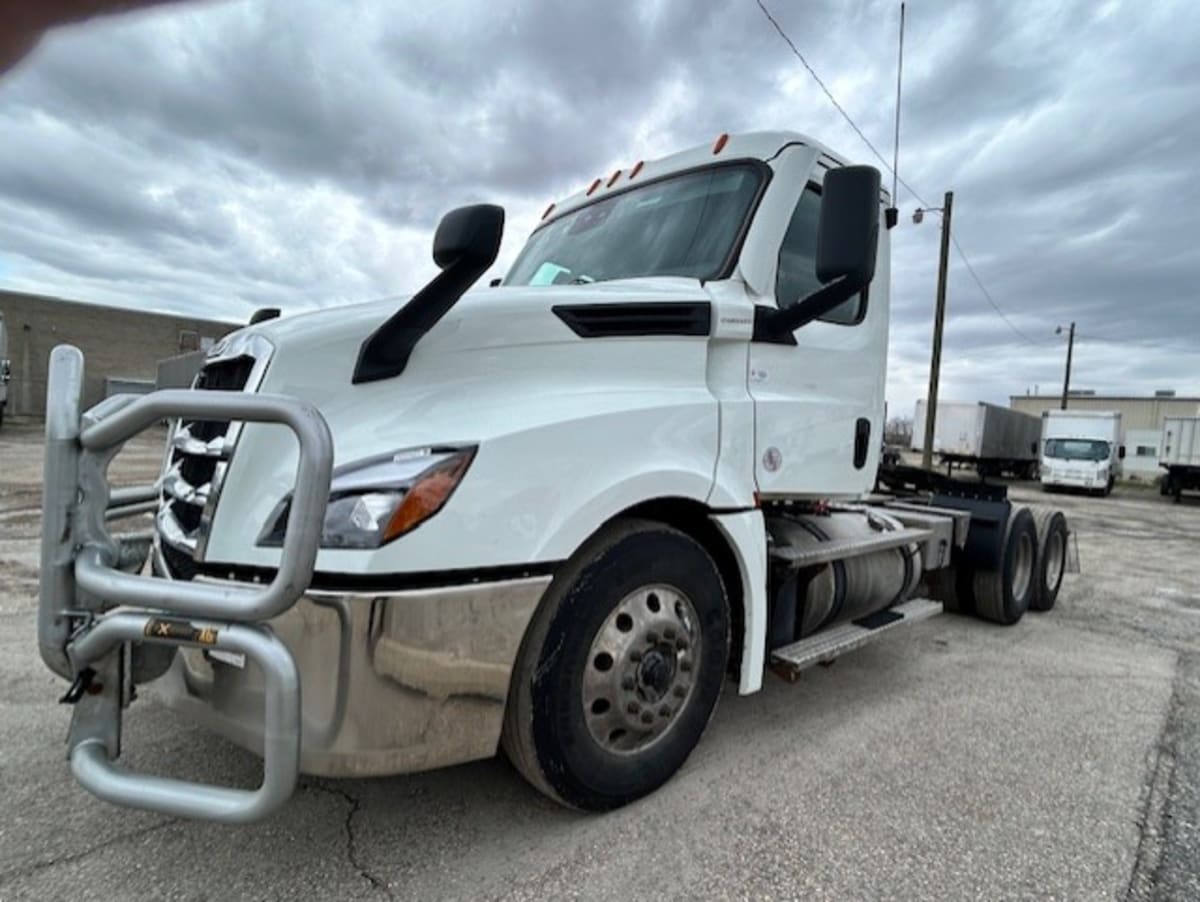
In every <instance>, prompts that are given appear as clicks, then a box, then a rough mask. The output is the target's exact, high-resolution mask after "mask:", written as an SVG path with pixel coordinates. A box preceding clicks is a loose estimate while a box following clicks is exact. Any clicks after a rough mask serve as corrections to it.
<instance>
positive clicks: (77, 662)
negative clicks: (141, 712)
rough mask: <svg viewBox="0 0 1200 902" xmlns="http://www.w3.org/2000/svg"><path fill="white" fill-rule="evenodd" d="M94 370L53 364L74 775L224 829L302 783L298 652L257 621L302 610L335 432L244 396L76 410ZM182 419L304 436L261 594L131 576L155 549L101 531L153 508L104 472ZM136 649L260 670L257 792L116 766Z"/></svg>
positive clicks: (56, 589)
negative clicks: (132, 447) (211, 656)
mask: <svg viewBox="0 0 1200 902" xmlns="http://www.w3.org/2000/svg"><path fill="white" fill-rule="evenodd" d="M83 366H84V363H83V354H82V353H81V352H80V351H79V350H78V349H77V348H74V347H72V346H70V345H60V346H58V347H56V348H55V349H54V351H53V352H52V353H51V355H50V370H49V380H48V385H47V395H46V397H47V402H46V446H45V473H44V489H43V499H42V516H43V524H42V545H41V573H40V583H39V595H40V598H39V605H38V647H39V651H40V652H41V655H42V660H43V661H45V663H46V665H47V666H48V667H49V668H50V669H51V670H53V671H54V672H55V673H57V674H58V675H59V676H62V677H64V678H66V679H70V680H74V681H75V686H73V691H72V693H69V695H74V696H76V697H78V699H79V700H78V702H77V703H76V705H75V708H74V713H73V716H72V720H71V729H70V733H69V735H68V739H67V745H68V757H69V759H70V761H71V767H72V771H73V772H74V774H75V777H76V779H77V780H78V781H79V782H80V783H81V784H82V785H83V786H84V787H85V788H86V789H87V790H88V791H90V792H92V793H93V794H95V795H97V796H99V797H100V798H102V799H106V800H108V801H112V802H116V803H118V804H123V805H129V806H132V807H138V808H144V809H147V810H152V811H160V812H163V813H167V814H172V815H178V816H184V817H196V818H206V819H209V820H215V821H222V822H226V823H244V822H247V821H252V820H257V819H259V818H262V817H265V816H266V815H268V814H270V813H271V812H272V811H274V810H275V809H276V808H278V807H279V805H281V804H283V802H285V801H286V800H287V799H288V797H289V796H290V795H291V793H292V790H293V788H294V787H295V782H296V776H297V772H298V767H299V755H300V684H299V679H298V676H297V673H296V666H295V663H294V661H293V660H292V656H291V654H290V652H289V651H288V650H287V647H286V646H285V645H284V644H283V643H282V642H281V641H280V640H279V639H278V638H276V637H275V635H274V634H273V633H272V632H271V630H270V628H269V627H267V626H265V625H263V624H262V621H265V620H268V619H270V618H272V617H275V616H278V615H279V614H281V613H283V612H284V611H286V610H287V609H288V608H290V607H291V606H292V605H294V604H295V603H296V601H297V599H299V598H300V596H301V595H302V594H303V593H304V591H305V590H306V589H307V588H308V586H309V583H310V582H311V581H312V573H313V567H314V565H315V563H316V556H317V548H318V544H319V541H320V532H321V523H322V520H323V515H324V511H325V506H326V503H327V502H328V499H329V482H330V475H331V472H332V467H333V439H332V437H331V436H330V433H329V427H328V426H327V425H326V423H325V420H324V418H323V417H322V416H321V414H320V413H319V412H318V411H317V410H316V408H314V407H313V406H312V405H310V404H307V403H305V402H302V401H299V400H297V399H294V398H288V397H284V396H280V395H259V394H248V393H245V392H240V391H194V390H186V389H170V390H162V391H156V392H152V393H151V394H148V395H142V396H132V395H122V396H116V397H112V398H109V399H107V400H106V401H104V402H102V403H100V404H98V405H97V406H95V407H93V408H92V409H91V410H89V411H87V412H85V413H81V412H80V403H81V394H82V386H83ZM173 417H196V418H202V417H209V418H214V419H215V418H220V419H227V420H231V421H234V420H237V421H244V422H265V423H279V424H282V425H285V426H287V427H288V428H290V429H291V430H292V432H293V433H294V434H295V435H296V438H297V440H298V442H299V446H300V454H299V461H298V463H297V466H296V479H295V487H294V494H293V502H292V503H293V506H294V507H293V510H294V511H295V516H294V517H292V518H291V522H290V524H289V527H288V529H287V532H286V534H285V536H284V540H283V548H282V551H281V556H280V564H279V569H278V571H277V572H276V574H275V577H274V579H272V581H271V582H270V583H269V584H267V585H266V586H262V587H247V586H240V585H239V586H235V585H216V584H207V583H181V582H173V581H170V580H165V579H162V578H159V577H154V576H142V575H138V574H136V573H131V572H128V570H130V569H136V568H134V567H131V565H130V562H131V560H132V559H134V558H137V557H138V555H139V553H141V554H142V557H144V542H145V539H144V537H134V538H132V539H123V540H119V539H115V538H114V537H113V536H112V535H110V534H109V532H108V529H107V525H106V524H107V522H108V521H109V520H112V519H116V518H119V517H123V516H128V515H130V514H132V513H138V512H141V511H144V510H147V509H149V508H151V507H152V504H153V500H154V499H155V498H157V494H158V488H157V486H153V485H152V486H146V487H139V488H135V489H117V490H112V489H110V487H109V484H108V479H107V468H108V464H109V462H110V461H111V460H112V458H113V457H114V456H115V455H116V453H117V452H118V451H119V450H120V448H121V447H122V445H124V443H125V442H126V441H127V440H128V439H129V438H131V437H132V436H134V435H136V434H137V433H139V432H141V431H143V430H144V429H146V428H147V427H148V426H151V425H153V424H154V423H156V422H159V421H161V420H163V419H168V418H173ZM118 606H121V608H120V610H113V608H116V607H118ZM172 615H173V616H172ZM190 618H198V619H199V620H200V621H202V622H193V621H192V620H191V619H190ZM134 642H137V643H148V644H150V645H165V646H169V647H179V646H195V647H201V648H210V649H224V650H228V651H232V652H240V653H242V654H245V655H246V656H247V657H249V658H251V659H253V660H254V661H256V662H257V663H258V664H259V666H260V667H262V669H263V672H264V674H265V676H266V681H267V693H266V711H265V735H266V737H267V741H266V743H265V744H264V750H263V782H262V785H261V786H260V787H259V788H258V789H257V790H253V791H249V790H239V789H230V788H226V787H219V786H210V785H207V784H201V783H192V782H187V781H182V780H173V779H166V778H162V777H156V776H151V775H146V774H136V773H132V772H129V771H125V770H124V769H122V768H119V767H117V766H116V765H115V764H114V763H113V760H114V759H115V758H117V757H118V755H119V754H120V737H121V712H122V709H123V708H124V707H127V706H128V704H129V702H130V701H131V700H132V697H133V683H134V682H135V681H138V682H140V681H141V679H142V678H148V677H147V676H146V673H145V671H144V669H142V668H139V666H138V662H137V661H136V660H135V655H134V646H133V643H134ZM143 650H144V649H143ZM150 670H153V668H150ZM76 687H82V690H83V691H82V693H80V692H76V691H75V690H76Z"/></svg>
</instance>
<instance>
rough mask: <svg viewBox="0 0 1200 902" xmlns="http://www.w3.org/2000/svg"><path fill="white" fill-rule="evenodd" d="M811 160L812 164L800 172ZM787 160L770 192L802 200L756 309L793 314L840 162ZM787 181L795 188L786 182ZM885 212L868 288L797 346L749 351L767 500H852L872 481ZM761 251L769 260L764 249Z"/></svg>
mask: <svg viewBox="0 0 1200 902" xmlns="http://www.w3.org/2000/svg"><path fill="white" fill-rule="evenodd" d="M804 163H807V164H808V165H806V166H805V165H803V164H804ZM796 164H797V166H796V167H795V168H802V169H803V171H802V172H796V171H792V172H790V173H789V167H788V165H787V163H786V161H784V165H782V166H781V167H780V168H779V169H777V171H776V175H775V178H774V179H773V185H772V187H773V188H781V189H782V188H788V189H790V190H791V191H792V192H793V193H794V196H795V200H794V201H793V202H792V204H791V214H790V216H789V217H788V218H787V220H786V227H785V228H784V229H783V234H782V237H778V235H777V237H776V239H775V248H774V252H775V255H776V264H775V267H774V273H773V276H772V274H770V273H769V271H768V278H767V279H766V283H767V290H768V292H769V294H768V295H767V296H766V297H763V298H760V299H759V300H758V303H765V304H767V305H769V306H775V307H780V308H784V307H789V306H791V305H793V304H795V303H796V302H797V301H799V300H800V299H801V298H803V297H804V296H806V295H807V294H809V293H810V292H811V291H813V290H815V289H816V288H817V287H818V286H819V285H820V283H819V282H818V281H817V278H816V247H817V223H818V218H819V215H820V207H821V183H822V181H823V178H824V173H825V172H827V171H828V170H829V169H830V168H831V167H833V166H835V165H837V164H836V162H835V161H833V160H832V159H829V158H827V157H824V156H820V157H818V158H817V159H816V160H815V163H814V162H813V157H812V156H811V155H810V156H809V157H807V159H805V158H804V157H803V156H801V155H797V159H796ZM789 180H790V184H789ZM882 217H883V204H881V205H880V218H881V221H880V229H879V236H880V238H879V240H880V246H879V249H878V253H877V258H876V259H877V262H876V271H875V278H874V280H873V281H872V282H871V284H870V286H868V288H867V290H866V291H864V292H862V294H860V295H859V296H857V297H855V298H851V299H850V300H849V301H847V302H846V303H844V304H843V305H841V306H840V307H838V308H836V309H834V310H832V311H830V312H829V313H828V314H826V315H825V316H824V317H822V318H821V319H820V320H817V321H816V322H812V323H809V324H808V325H806V326H803V327H801V328H800V329H798V330H797V331H796V332H795V333H794V334H793V335H792V336H791V337H792V339H793V340H794V343H783V342H780V341H754V342H752V343H751V345H750V359H749V374H748V376H749V378H748V382H749V390H750V394H751V397H752V398H753V399H754V408H755V480H756V483H757V485H758V490H759V493H760V494H761V495H762V496H764V497H766V498H771V497H795V496H801V497H813V498H825V497H835V496H842V497H845V496H854V495H859V494H862V493H864V492H867V491H869V490H870V489H871V488H872V486H873V485H874V483H875V472H876V469H877V467H878V465H879V454H880V450H881V447H882V440H883V409H884V388H885V380H886V372H887V370H886V367H887V339H888V285H889V279H890V267H889V253H888V250H889V248H888V237H887V236H888V232H887V229H886V228H884V224H883V221H882ZM757 252H758V253H770V249H769V248H766V247H760V248H758V249H757Z"/></svg>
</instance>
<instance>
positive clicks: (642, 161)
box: [629, 160, 646, 178]
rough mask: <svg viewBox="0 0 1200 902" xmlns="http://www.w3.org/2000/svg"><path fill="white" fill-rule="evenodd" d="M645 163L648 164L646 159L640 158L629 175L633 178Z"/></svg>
mask: <svg viewBox="0 0 1200 902" xmlns="http://www.w3.org/2000/svg"><path fill="white" fill-rule="evenodd" d="M644 165H646V163H645V161H644V160H638V161H637V163H636V164H635V165H634V167H633V168H632V169H630V170H629V177H630V178H633V177H634V176H635V175H637V174H638V173H639V172H641V171H642V167H643V166H644Z"/></svg>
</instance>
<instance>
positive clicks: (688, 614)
mask: <svg viewBox="0 0 1200 902" xmlns="http://www.w3.org/2000/svg"><path fill="white" fill-rule="evenodd" d="M700 655H701V645H700V618H699V617H698V616H697V615H696V608H695V607H694V606H693V604H692V602H691V600H690V599H689V598H688V597H687V596H686V595H685V594H684V593H683V592H681V591H680V590H679V589H676V588H674V587H673V586H668V585H662V584H655V585H649V586H643V587H641V588H639V589H637V590H635V591H633V592H630V593H629V594H628V595H626V596H625V597H624V598H623V599H621V601H620V602H619V603H618V604H617V605H616V607H614V608H613V610H612V611H611V612H609V615H608V617H606V618H605V620H604V622H603V623H602V624H601V625H600V629H599V630H597V631H596V636H595V638H594V639H593V640H592V644H591V647H590V648H589V650H588V656H587V659H586V661H584V665H583V688H582V692H581V698H580V703H581V704H582V706H583V718H584V722H585V723H586V724H587V728H588V732H589V733H590V734H591V736H592V739H594V740H595V741H596V743H597V744H598V745H599V746H600V747H601V748H603V749H604V750H605V751H607V752H611V753H613V754H618V755H632V754H635V753H638V752H641V751H643V750H645V749H647V748H649V747H650V746H652V745H654V744H656V743H658V742H660V741H661V740H662V739H663V737H664V736H667V735H668V734H669V733H670V732H671V729H672V728H673V727H674V725H675V724H676V723H678V722H679V719H680V715H681V714H682V712H683V711H684V710H686V709H687V707H688V706H689V704H690V703H691V701H692V699H693V698H694V697H695V694H696V693H695V685H696V679H695V678H696V675H697V674H698V673H699V667H700Z"/></svg>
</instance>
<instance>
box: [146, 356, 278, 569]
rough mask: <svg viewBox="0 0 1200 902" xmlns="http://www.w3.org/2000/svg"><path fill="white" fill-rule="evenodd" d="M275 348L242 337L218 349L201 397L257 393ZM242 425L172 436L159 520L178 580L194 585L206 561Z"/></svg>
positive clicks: (201, 377)
mask: <svg viewBox="0 0 1200 902" xmlns="http://www.w3.org/2000/svg"><path fill="white" fill-rule="evenodd" d="M223 344H224V343H223ZM271 351H272V347H271V344H270V343H269V342H268V341H267V340H266V339H265V338H263V337H262V336H258V335H239V336H235V337H234V338H232V339H230V340H229V342H228V343H227V345H226V346H224V347H222V346H218V349H217V351H216V356H213V357H210V358H209V360H208V362H207V363H205V365H204V367H203V369H201V370H200V373H199V374H198V375H197V376H196V380H195V382H193V383H192V388H193V389H195V390H199V391H255V390H256V389H257V388H258V386H259V384H260V383H261V382H262V377H263V375H264V373H265V372H266V366H267V362H268V359H269V358H270V356H271ZM240 431H241V423H238V422H235V423H230V422H229V421H228V420H180V421H178V422H176V423H175V426H174V429H173V430H172V432H171V439H170V444H169V446H168V450H167V456H166V460H165V462H164V468H163V475H162V481H161V486H162V500H161V503H160V506H159V514H158V519H157V527H158V541H157V545H158V547H159V549H160V554H161V561H162V563H163V564H164V565H165V566H166V568H167V570H168V571H169V573H170V575H171V576H173V577H174V578H176V579H191V578H192V577H193V576H194V575H195V573H196V569H197V568H196V562H197V561H200V560H203V557H204V548H205V545H206V544H207V534H208V528H209V525H210V524H211V522H212V516H213V509H214V507H215V505H216V502H217V497H218V495H219V494H220V489H221V482H222V480H223V478H224V475H225V468H226V466H227V465H228V462H229V460H230V458H231V456H232V454H233V448H234V445H235V444H236V442H237V437H238V433H239V432H240Z"/></svg>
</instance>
